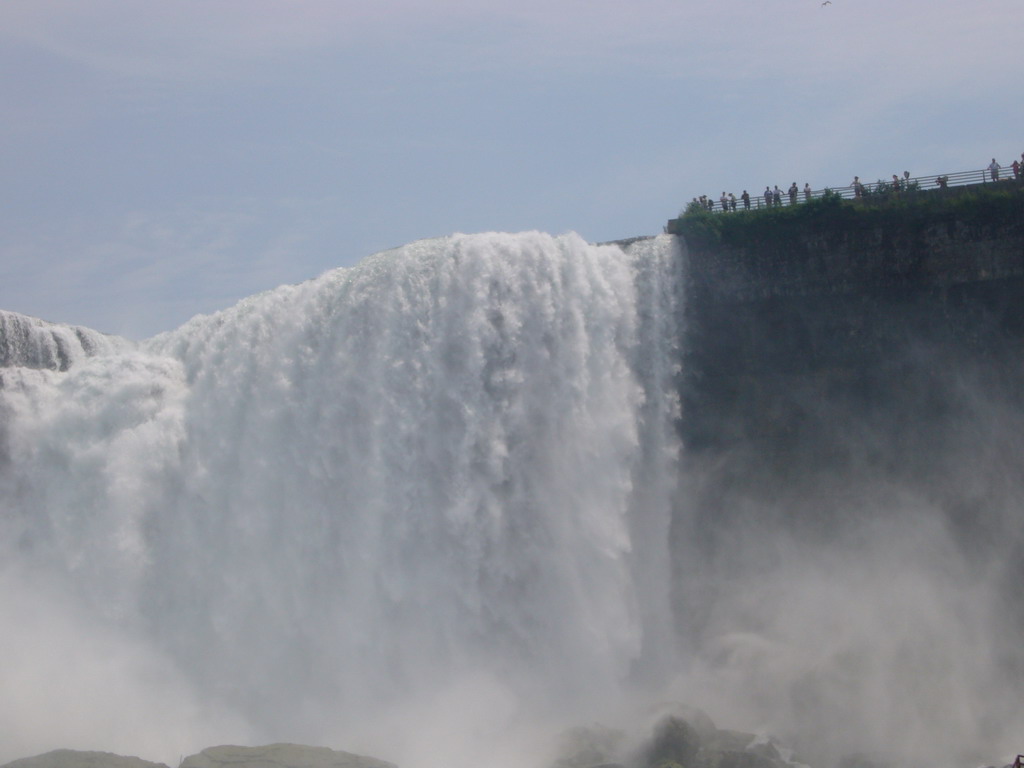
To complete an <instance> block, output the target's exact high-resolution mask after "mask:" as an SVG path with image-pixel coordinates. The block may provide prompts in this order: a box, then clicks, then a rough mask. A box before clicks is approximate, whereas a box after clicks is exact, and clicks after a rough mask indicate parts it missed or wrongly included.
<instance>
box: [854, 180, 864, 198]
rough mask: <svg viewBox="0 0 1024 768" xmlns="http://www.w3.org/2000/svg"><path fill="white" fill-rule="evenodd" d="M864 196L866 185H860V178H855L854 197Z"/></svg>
mask: <svg viewBox="0 0 1024 768" xmlns="http://www.w3.org/2000/svg"><path fill="white" fill-rule="evenodd" d="M863 194H864V185H863V184H861V183H860V176H854V177H853V196H854V197H861V196H863Z"/></svg>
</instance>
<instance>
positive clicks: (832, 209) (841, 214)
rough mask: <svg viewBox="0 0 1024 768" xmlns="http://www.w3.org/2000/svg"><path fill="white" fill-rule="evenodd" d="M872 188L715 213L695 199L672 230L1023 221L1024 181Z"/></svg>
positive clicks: (745, 233)
mask: <svg viewBox="0 0 1024 768" xmlns="http://www.w3.org/2000/svg"><path fill="white" fill-rule="evenodd" d="M873 186H874V189H872V191H871V193H870V194H866V195H865V196H864V197H863V198H861V199H858V200H844V199H843V198H842V197H840V196H839V195H838V194H836V193H834V192H831V191H830V190H825V194H824V195H823V196H821V197H818V198H815V199H814V200H811V201H809V202H806V203H800V204H798V205H788V206H783V207H778V208H774V207H773V208H759V209H756V210H751V211H742V210H741V211H736V212H733V213H711V212H709V211H706V210H704V209H702V208H701V207H700V206H699V205H693V204H691V206H690V207H689V208H688V209H687V210H686V212H685V213H684V214H683V215H682V217H680V218H678V219H675V220H673V221H670V222H669V232H672V233H673V234H678V235H682V236H683V237H684V238H686V241H687V243H689V244H690V245H696V246H701V245H703V246H713V245H719V244H721V245H735V246H749V245H761V246H763V245H771V244H774V245H782V244H784V243H785V242H786V241H789V240H790V238H792V237H794V236H798V235H806V234H808V233H821V232H829V231H836V230H839V231H844V230H850V229H871V228H874V227H884V226H893V225H898V226H903V227H910V228H917V227H923V226H928V225H931V224H935V223H937V222H942V221H949V222H954V221H955V222H960V223H962V224H966V225H968V226H987V225H999V226H1003V225H1006V224H1008V223H1011V222H1016V223H1017V224H1020V225H1022V226H1024V186H1022V185H1021V184H1019V183H1017V182H1015V181H1012V180H1011V181H1007V182H1000V183H996V184H977V185H973V186H967V187H957V188H952V189H945V190H942V189H936V190H928V191H922V190H918V189H913V188H912V189H909V190H906V191H901V192H894V191H893V190H892V188H891V186H890V185H888V184H886V183H885V182H879V184H877V185H873Z"/></svg>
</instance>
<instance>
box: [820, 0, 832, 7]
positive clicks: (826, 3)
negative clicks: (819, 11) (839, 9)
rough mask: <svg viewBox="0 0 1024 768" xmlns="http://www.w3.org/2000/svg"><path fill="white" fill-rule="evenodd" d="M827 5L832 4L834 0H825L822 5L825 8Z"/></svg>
mask: <svg viewBox="0 0 1024 768" xmlns="http://www.w3.org/2000/svg"><path fill="white" fill-rule="evenodd" d="M826 5H832V0H825V2H824V3H822V4H821V7H822V8H824V7H825V6H826Z"/></svg>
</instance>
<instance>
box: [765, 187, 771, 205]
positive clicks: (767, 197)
mask: <svg viewBox="0 0 1024 768" xmlns="http://www.w3.org/2000/svg"><path fill="white" fill-rule="evenodd" d="M764 204H765V205H766V206H768V207H769V208H771V207H772V188H771V187H768V186H766V187H765V188H764Z"/></svg>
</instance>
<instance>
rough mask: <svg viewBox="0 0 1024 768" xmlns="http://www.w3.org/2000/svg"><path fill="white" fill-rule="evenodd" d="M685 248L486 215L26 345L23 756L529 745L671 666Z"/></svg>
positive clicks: (19, 518)
mask: <svg viewBox="0 0 1024 768" xmlns="http://www.w3.org/2000/svg"><path fill="white" fill-rule="evenodd" d="M676 248H677V246H676V245H675V244H674V239H673V238H668V237H662V238H656V239H654V240H650V241H645V242H641V243H638V244H635V245H634V246H632V247H630V248H622V247H619V246H616V245H600V246H595V245H590V244H587V243H585V242H584V241H582V240H581V239H580V238H579V237H577V236H576V235H571V234H570V235H564V236H560V237H552V236H548V235H544V234H539V233H525V234H519V235H504V234H483V235H473V236H469V235H454V236H451V237H447V238H441V239H435V240H428V241H422V242H417V243H414V244H411V245H408V246H405V247H401V248H397V249H394V250H391V251H388V252H385V253H381V254H377V255H375V256H372V257H370V258H367V259H366V260H365V261H363V262H362V263H360V264H359V265H357V266H356V267H353V268H350V269H338V270H334V271H331V272H328V273H326V274H324V275H322V276H320V277H319V278H316V279H314V280H310V281H308V282H305V283H303V284H300V285H294V286H283V287H281V288H278V289H276V290H272V291H269V292H266V293H263V294H260V295H257V296H253V297H251V298H248V299H246V300H244V301H242V302H241V303H239V304H238V305H237V306H235V307H232V308H230V309H227V310H225V311H223V312H220V313H217V314H214V315H210V316H199V317H196V318H194V319H192V320H191V321H190V322H188V323H186V324H185V325H184V326H182V327H181V328H179V329H177V330H174V331H171V332H169V333H166V334H162V335H160V336H157V337H155V338H153V339H149V340H146V341H143V342H139V343H129V342H121V341H118V340H104V338H102V337H99V340H97V338H98V335H89V334H88V333H86V332H84V331H82V330H81V329H79V330H78V331H75V330H68V329H65V330H59V329H57V330H54V328H57V327H52V328H48V329H46V328H44V329H42V330H40V328H39V327H37V328H36V329H35V330H34V331H33V333H34V334H35V335H34V336H32V335H31V334H29V335H28V336H26V333H23V332H20V331H19V332H20V333H21V336H20V337H19V338H34V339H36V340H37V341H36V343H35V347H34V349H50V347H54V345H55V348H56V349H57V350H58V351H56V352H52V351H51V352H45V353H43V352H33V353H31V354H29V353H24V354H22V355H21V356H20V357H19V356H17V355H12V354H11V353H9V352H8V353H6V356H5V357H3V358H2V361H3V362H5V363H6V366H7V367H5V368H3V369H0V376H2V379H0V493H2V498H3V499H4V506H3V508H2V510H0V555H2V563H3V564H2V565H0V621H4V620H7V621H12V622H17V623H18V626H19V627H21V629H20V630H19V631H17V632H13V633H10V635H9V636H8V637H7V639H6V640H5V642H6V645H7V646H8V647H4V648H0V651H3V652H4V653H5V654H6V656H7V657H8V658H15V657H16V658H17V659H19V663H20V664H21V666H20V667H19V668H20V669H21V670H22V672H20V673H19V674H18V675H13V676H12V675H6V676H3V675H0V699H3V700H6V701H8V702H17V704H13V703H12V704H8V705H6V706H7V707H8V710H9V711H5V710H3V709H0V716H6V717H8V718H11V720H10V721H13V722H16V723H20V724H21V727H20V733H21V735H20V736H19V737H18V738H15V739H14V740H13V742H11V743H10V744H8V745H6V746H4V747H0V750H4V749H7V750H12V751H11V752H10V753H9V754H0V760H2V759H4V758H7V759H14V758H15V757H21V756H24V755H25V754H29V753H31V751H32V750H35V751H42V750H43V749H46V748H54V747H56V746H68V747H77V748H97V749H104V750H114V751H125V752H134V753H137V754H142V755H143V756H146V757H151V758H154V757H162V759H164V760H167V761H169V760H171V759H176V757H177V755H178V754H180V753H187V752H188V751H190V750H194V749H198V748H200V747H202V746H207V745H209V744H210V743H219V742H223V741H226V740H229V739H231V738H236V739H248V740H250V741H257V742H258V741H271V740H295V741H297V740H306V741H318V742H320V743H329V744H330V745H332V746H336V747H339V748H346V749H350V748H359V747H363V748H366V749H376V750H377V753H378V754H380V756H382V757H385V758H390V759H396V758H401V757H404V756H405V755H404V754H401V753H400V754H398V755H394V754H389V753H388V752H387V749H386V748H384V749H383V750H382V747H381V744H382V743H385V742H387V741H388V739H389V738H390V739H391V742H392V745H393V748H394V749H395V750H399V751H400V747H398V746H394V744H396V743H397V742H396V738H397V737H396V736H395V734H396V733H401V734H403V738H406V739H409V740H411V741H410V743H412V744H414V746H415V747H416V748H417V749H419V750H422V749H423V744H424V743H426V742H422V741H419V742H417V741H415V739H416V738H419V737H417V736H416V733H415V732H416V731H417V728H421V729H422V727H423V726H428V727H429V728H431V729H432V730H433V731H434V733H433V737H434V738H435V739H436V737H437V735H438V733H439V732H440V733H444V732H445V731H444V728H446V727H449V726H451V725H452V724H453V723H456V722H458V723H460V724H461V725H462V726H467V725H468V726H470V730H472V728H476V729H477V730H478V731H481V733H482V735H484V736H486V737H487V738H496V734H497V732H498V731H499V730H501V729H504V728H507V727H510V726H509V723H512V722H521V721H524V719H526V718H527V716H529V717H530V718H533V719H539V718H542V717H554V716H555V714H556V713H562V714H566V713H569V712H573V713H575V712H583V711H586V709H587V707H590V706H592V705H593V703H594V702H601V701H605V702H607V701H609V700H611V699H613V698H614V697H616V696H621V695H623V692H624V691H626V690H628V689H629V688H630V687H631V686H639V685H643V684H646V683H649V682H650V681H651V680H656V679H657V678H658V674H659V673H658V671H657V670H663V669H665V666H664V665H665V664H666V663H667V662H668V660H669V659H670V658H671V655H672V652H673V650H672V647H673V644H672V642H671V627H672V619H671V616H670V608H669V594H668V584H669V575H668V574H669V553H668V528H669V521H670V513H671V505H672V500H673V495H674V492H675V484H676V477H677V469H676V465H677V461H678V454H679V450H680V446H679V444H678V439H677V437H676V429H675V423H676V419H678V417H679V402H678V395H677V378H678V374H679V370H678V366H679V362H678V361H679V359H680V356H679V353H678V349H677V346H678V338H679V329H678V328H677V322H678V320H677V318H678V316H679V307H678V306H677V304H678V301H679V299H678V297H679V295H680V291H679V289H678V285H679V275H678V271H679V269H680V266H679V262H680V259H679V258H678V256H679V254H678V253H677V251H676ZM0 320H2V322H3V323H4V325H3V330H4V331H5V334H6V335H7V336H8V338H14V337H13V335H11V331H10V330H9V329H10V327H11V325H12V323H13V324H14V325H17V323H19V322H20V323H22V324H24V323H25V322H28V321H27V320H25V319H20V320H19V319H18V316H11V315H3V316H0ZM43 338H46V339H52V340H53V341H52V343H51V342H47V344H49V345H50V346H47V345H46V344H43V343H42V342H41V341H39V339H43ZM70 338H77V339H78V340H79V343H78V346H75V345H73V344H70V343H69V342H68V339H70ZM10 343H11V342H8V344H10ZM18 344H20V345H21V347H20V348H25V346H26V345H25V344H24V343H23V342H18ZM61 350H62V351H61ZM69 350H73V351H69ZM29 606H31V608H29ZM40 634H44V635H45V636H46V637H47V638H48V640H47V641H46V642H45V643H40V639H39V636H40ZM72 662H74V663H72ZM58 673H59V674H60V675H61V676H62V681H60V682H58V681H55V680H54V679H53V677H54V675H55V674H58ZM111 686H113V687H114V690H115V691H116V692H118V693H119V694H120V700H118V701H112V700H110V698H111V697H110V693H109V692H110V690H111ZM104 691H107V693H106V694H105V693H104ZM58 698H59V699H60V700H61V701H62V702H63V704H62V706H66V707H69V708H73V709H74V712H75V713H77V714H75V715H71V714H69V715H68V716H67V717H66V718H64V720H58V721H57V722H54V721H53V720H52V719H49V718H50V714H49V713H52V712H54V711H57V712H59V711H61V710H60V709H59V708H58V709H57V710H54V709H53V707H54V706H55V704H54V700H55V699H58ZM101 700H102V701H103V702H104V703H102V704H97V702H98V701H101ZM147 709H148V710H149V711H150V712H152V713H153V714H154V716H155V717H156V718H158V719H156V720H154V719H153V718H147V717H145V716H143V715H142V714H141V712H140V710H147ZM43 717H46V718H48V719H47V722H46V724H45V728H44V727H42V726H41V725H39V726H38V727H36V724H37V721H38V720H40V719H41V718H43ZM0 721H2V717H0ZM115 721H116V722H118V723H124V722H133V723H137V725H136V727H134V728H123V727H120V725H118V727H114V725H112V724H111V723H113V722H115ZM424 738H425V737H424ZM451 738H452V739H454V738H456V737H454V736H452V737H451ZM19 739H20V740H19ZM202 739H206V741H205V743H204V742H203V741H202ZM341 739H346V740H347V741H339V740H341ZM399 741H400V740H399ZM441 741H443V739H441ZM154 750H163V752H162V753H159V752H158V753H156V754H154ZM175 750H178V751H175ZM382 751H383V754H381V752H382ZM436 755H437V760H438V761H439V762H440V761H443V760H455V759H457V758H458V755H455V754H454V753H451V754H449V753H446V752H445V751H444V749H442V748H441V747H437V751H436ZM421 757H422V752H421ZM428 762H429V761H428ZM407 764H409V765H412V763H407ZM424 764H426V763H424ZM491 764H492V765H494V762H493V760H492V761H491Z"/></svg>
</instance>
